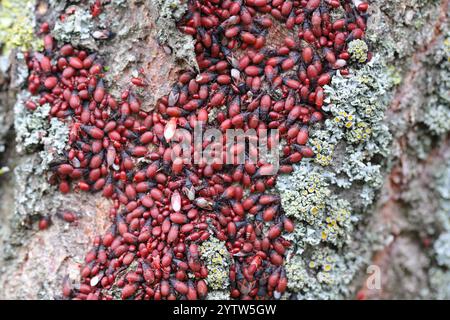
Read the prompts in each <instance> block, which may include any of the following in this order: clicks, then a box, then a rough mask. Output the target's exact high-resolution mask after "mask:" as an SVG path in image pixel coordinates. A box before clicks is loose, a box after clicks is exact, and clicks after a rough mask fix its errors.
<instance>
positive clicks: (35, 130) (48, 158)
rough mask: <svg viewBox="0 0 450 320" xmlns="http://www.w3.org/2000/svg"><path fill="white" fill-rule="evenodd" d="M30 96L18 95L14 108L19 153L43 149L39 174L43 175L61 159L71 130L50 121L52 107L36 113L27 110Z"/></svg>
mask: <svg viewBox="0 0 450 320" xmlns="http://www.w3.org/2000/svg"><path fill="white" fill-rule="evenodd" d="M27 99H30V96H29V95H28V94H26V93H20V94H19V95H18V99H17V103H16V105H15V106H14V112H15V121H14V127H15V130H16V142H17V151H18V152H19V153H22V154H23V153H31V152H35V151H38V150H40V149H42V148H43V150H42V151H41V152H40V156H41V158H42V162H41V165H40V166H39V167H37V168H36V170H37V173H40V174H41V173H43V172H45V171H46V170H47V169H48V165H49V164H50V163H51V162H53V161H55V160H56V159H57V158H58V157H61V156H62V155H63V153H64V149H65V148H66V145H67V141H68V134H69V128H68V126H67V124H65V123H64V122H62V121H60V120H58V119H57V118H52V119H51V121H49V120H48V116H49V112H50V105H49V104H45V105H43V106H40V107H39V108H37V109H36V110H34V111H29V110H27V109H26V107H25V105H24V103H25V101H26V100H27Z"/></svg>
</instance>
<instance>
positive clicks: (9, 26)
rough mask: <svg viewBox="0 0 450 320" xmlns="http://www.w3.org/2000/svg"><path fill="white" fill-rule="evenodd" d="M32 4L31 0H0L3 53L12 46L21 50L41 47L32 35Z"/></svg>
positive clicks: (0, 35)
mask: <svg viewBox="0 0 450 320" xmlns="http://www.w3.org/2000/svg"><path fill="white" fill-rule="evenodd" d="M34 4H35V1H32V0H22V1H17V0H3V1H1V2H0V44H1V45H2V47H3V54H4V55H8V54H9V52H10V51H11V50H12V49H14V48H19V49H21V50H23V51H26V50H30V49H34V50H40V49H41V48H42V47H43V43H42V40H39V39H36V38H35V36H34V29H33V28H34V13H33V11H34Z"/></svg>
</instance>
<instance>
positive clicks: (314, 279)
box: [286, 246, 365, 300]
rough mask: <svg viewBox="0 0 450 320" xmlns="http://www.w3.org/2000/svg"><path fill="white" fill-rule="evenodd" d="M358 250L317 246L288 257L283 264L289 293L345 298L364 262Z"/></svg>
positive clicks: (311, 297) (301, 295)
mask: <svg viewBox="0 0 450 320" xmlns="http://www.w3.org/2000/svg"><path fill="white" fill-rule="evenodd" d="M357 252H358V251H350V250H348V251H343V252H341V251H338V250H336V249H334V248H331V247H321V246H319V247H316V248H314V250H310V251H307V252H305V253H304V254H303V255H298V254H296V255H293V256H291V257H290V258H289V259H288V260H287V263H286V276H287V277H288V279H289V280H288V289H289V292H290V293H292V294H294V296H295V298H296V299H302V300H303V299H342V298H344V297H348V295H349V293H350V292H351V290H350V289H349V288H350V286H349V285H350V283H351V281H352V280H353V278H354V276H355V274H356V273H357V272H358V270H359V268H361V266H362V265H363V263H364V262H365V258H364V257H363V256H362V255H358V253H357Z"/></svg>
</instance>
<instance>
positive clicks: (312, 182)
mask: <svg viewBox="0 0 450 320" xmlns="http://www.w3.org/2000/svg"><path fill="white" fill-rule="evenodd" d="M326 180H327V173H326V171H325V170H323V169H321V168H320V167H315V166H312V165H307V164H305V165H301V166H299V167H297V168H296V169H295V170H294V172H293V173H292V174H291V175H286V176H282V177H280V179H279V182H278V184H277V188H278V189H279V191H280V196H281V203H282V206H283V208H284V211H285V212H286V215H287V216H288V217H292V218H294V219H295V221H296V222H297V224H296V230H295V241H296V243H297V245H299V246H304V244H311V245H317V244H318V243H320V242H321V241H325V242H330V243H332V244H334V245H337V246H341V245H342V244H343V242H342V239H343V238H344V239H345V238H346V234H347V233H348V232H349V231H350V230H351V228H352V221H355V218H354V217H352V216H351V209H350V204H349V203H348V202H347V201H346V200H343V199H339V198H337V197H336V196H335V195H333V194H332V192H331V190H330V189H329V188H328V186H329V182H327V181H326Z"/></svg>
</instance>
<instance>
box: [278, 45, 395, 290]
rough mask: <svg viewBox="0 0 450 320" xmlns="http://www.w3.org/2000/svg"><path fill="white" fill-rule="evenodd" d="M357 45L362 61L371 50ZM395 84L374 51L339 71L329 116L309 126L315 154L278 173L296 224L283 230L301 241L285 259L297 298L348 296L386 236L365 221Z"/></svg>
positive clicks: (385, 144) (383, 154) (385, 148)
mask: <svg viewBox="0 0 450 320" xmlns="http://www.w3.org/2000/svg"><path fill="white" fill-rule="evenodd" d="M356 44H358V43H356ZM356 44H355V47H354V49H355V50H354V51H353V52H354V55H355V57H357V58H356V60H359V61H360V62H362V61H363V58H364V52H366V49H365V46H364V45H362V44H361V43H359V44H358V46H359V48H358V46H356ZM393 84H394V81H393V76H392V75H391V72H390V71H389V69H388V68H387V67H386V66H385V65H384V64H383V63H382V62H381V58H380V57H379V56H376V55H375V56H374V57H373V58H372V59H371V61H370V62H368V63H366V64H364V65H359V67H358V68H353V69H351V74H350V75H349V76H345V77H344V76H342V75H340V74H339V73H338V74H337V75H336V76H334V77H333V80H332V82H331V84H330V85H329V86H327V87H325V96H326V99H325V105H324V107H323V109H324V111H325V112H326V114H327V116H328V118H327V120H326V121H325V122H324V123H323V124H316V125H315V126H314V127H312V128H311V131H310V140H309V145H310V146H311V148H312V149H313V151H314V153H315V156H314V158H313V159H311V160H310V161H302V162H301V163H300V164H299V165H297V166H295V168H294V172H293V173H291V174H290V175H287V176H280V177H279V179H278V182H277V189H278V190H279V191H280V196H281V202H282V207H283V209H284V211H285V213H286V215H287V216H289V217H291V218H292V219H293V220H294V222H295V224H296V229H295V231H294V233H293V234H290V235H286V236H285V237H286V238H287V239H289V240H291V241H293V242H294V243H295V244H296V246H295V248H292V249H291V250H290V252H289V253H288V258H287V261H286V272H287V276H288V279H289V281H288V288H289V292H290V293H294V294H295V297H296V298H299V299H308V298H322V299H336V298H342V297H348V296H349V294H351V292H352V290H351V286H350V283H352V281H353V279H354V278H355V277H356V275H357V273H358V272H360V270H361V268H362V267H363V266H364V264H366V263H368V261H369V259H370V256H371V253H372V250H373V248H374V246H375V244H376V243H379V242H380V239H378V237H377V236H376V235H375V234H372V233H371V232H368V231H367V229H366V228H367V226H366V225H365V224H364V221H365V220H366V219H365V215H366V214H368V213H369V212H370V205H371V204H373V201H374V198H375V195H376V194H377V192H378V190H379V189H380V188H381V185H382V182H383V178H384V177H383V170H384V168H385V166H387V163H386V162H387V160H386V158H388V157H389V156H390V148H391V140H392V137H391V135H390V133H389V129H388V127H387V125H386V124H385V111H386V109H387V106H388V102H389V98H390V95H391V94H390V90H391V89H392V86H393ZM380 159H381V160H380ZM350 191H351V192H350ZM355 191H357V192H355ZM360 230H362V231H360Z"/></svg>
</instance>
